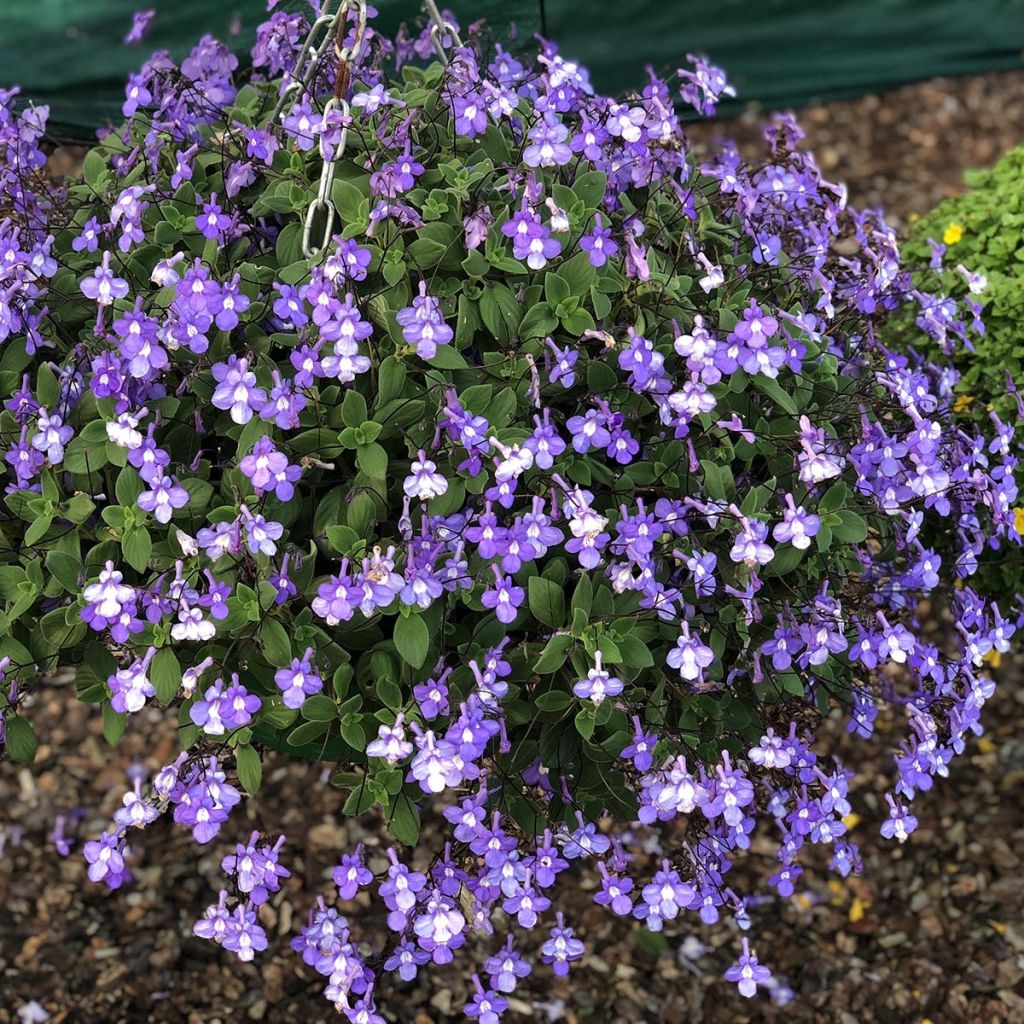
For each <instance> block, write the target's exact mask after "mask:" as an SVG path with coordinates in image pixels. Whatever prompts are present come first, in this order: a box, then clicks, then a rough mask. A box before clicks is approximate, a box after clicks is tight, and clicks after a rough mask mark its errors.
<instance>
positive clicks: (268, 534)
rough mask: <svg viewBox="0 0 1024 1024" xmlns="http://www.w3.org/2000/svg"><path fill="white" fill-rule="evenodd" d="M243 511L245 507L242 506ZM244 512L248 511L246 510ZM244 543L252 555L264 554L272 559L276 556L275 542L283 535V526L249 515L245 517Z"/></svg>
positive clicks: (261, 517) (270, 520)
mask: <svg viewBox="0 0 1024 1024" xmlns="http://www.w3.org/2000/svg"><path fill="white" fill-rule="evenodd" d="M242 507H243V509H244V508H245V506H242ZM246 511H248V510H247V509H246ZM244 526H245V543H246V545H247V546H248V548H249V550H250V551H251V552H252V554H254V555H258V554H264V555H267V556H268V557H272V556H273V555H276V554H277V543H276V542H277V541H279V540H280V539H281V537H282V536H283V534H284V526H282V524H281V523H277V522H274V520H272V519H266V518H264V517H263V516H261V515H252V514H251V513H250V514H249V515H248V516H246V517H245V523H244Z"/></svg>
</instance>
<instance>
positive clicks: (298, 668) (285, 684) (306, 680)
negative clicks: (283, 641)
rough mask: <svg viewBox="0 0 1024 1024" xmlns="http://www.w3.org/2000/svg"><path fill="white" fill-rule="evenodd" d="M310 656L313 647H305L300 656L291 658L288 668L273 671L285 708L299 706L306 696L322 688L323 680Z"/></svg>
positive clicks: (311, 655)
mask: <svg viewBox="0 0 1024 1024" xmlns="http://www.w3.org/2000/svg"><path fill="white" fill-rule="evenodd" d="M312 658H313V648H312V647H307V648H306V653H305V654H303V655H302V657H301V658H292V663H291V665H290V666H289V667H288V668H282V669H278V670H277V672H275V673H274V682H275V683H276V684H277V687H278V689H280V691H281V693H282V695H283V696H282V700H283V703H284V706H285V707H286V708H301V707H302V705H303V704H304V703H305V702H306V698H307V697H309V696H312V695H313V694H314V693H319V692H320V691H321V690H322V689H323V688H324V681H323V680H322V679H321V678H320V676H319V674H318V673H317V671H316V669H315V668H314V667H313V663H312Z"/></svg>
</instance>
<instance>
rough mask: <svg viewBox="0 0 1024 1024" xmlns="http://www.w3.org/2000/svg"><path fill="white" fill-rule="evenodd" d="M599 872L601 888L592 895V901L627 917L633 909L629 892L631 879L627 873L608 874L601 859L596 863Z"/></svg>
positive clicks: (631, 883) (617, 914) (620, 915)
mask: <svg viewBox="0 0 1024 1024" xmlns="http://www.w3.org/2000/svg"><path fill="white" fill-rule="evenodd" d="M598 870H599V871H600V872H601V878H602V882H601V890H600V892H598V893H596V894H595V895H594V902H595V903H597V904H600V905H601V906H605V907H608V909H609V910H611V912H612V913H613V914H615V915H616V916H617V917H627V916H628V915H629V914H631V913H632V911H633V900H632V898H631V897H630V895H629V893H630V891H631V890H632V888H633V879H632V878H630V877H629V876H628V875H626V876H623V877H620V876H619V875H613V874H609V872H608V868H607V867H605V865H604V862H603V861H602V862H601V863H600V864H598Z"/></svg>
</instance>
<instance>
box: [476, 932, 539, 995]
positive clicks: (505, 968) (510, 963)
mask: <svg viewBox="0 0 1024 1024" xmlns="http://www.w3.org/2000/svg"><path fill="white" fill-rule="evenodd" d="M513 941H514V940H513V938H512V936H511V935H510V936H509V937H508V940H507V942H506V944H505V948H504V949H501V950H499V951H498V952H497V953H495V954H494V956H490V957H488V958H487V959H486V960H485V961H484V970H485V971H486V972H487V973H488V974H489V975H490V976H491V984H492V985H493V986H494V988H495V989H497V991H499V992H514V991H515V989H516V985H517V984H518V982H519V979H520V978H525V977H526V976H527V975H528V974H529V973H530V969H531V968H530V964H529V962H528V961H527V960H526V959H525V957H523V956H522V955H521V954H520V953H519V952H518V951H517V950H516V949H515V948H514V947H513Z"/></svg>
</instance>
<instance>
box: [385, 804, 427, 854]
mask: <svg viewBox="0 0 1024 1024" xmlns="http://www.w3.org/2000/svg"><path fill="white" fill-rule="evenodd" d="M388 813H389V815H390V817H389V820H388V828H389V829H390V830H391V834H392V835H393V836H394V837H395V838H396V839H397V840H398V841H399V842H401V843H405V845H406V846H415V845H416V843H417V842H419V838H420V812H419V811H418V810H417V809H416V805H415V804H414V803H413V802H412V801H411V800H410V799H409V798H408V797H407V796H406V795H405V794H404V793H399V794H398V796H397V797H395V802H394V803H393V804H392V805H391V808H390V810H389V812H388Z"/></svg>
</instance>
